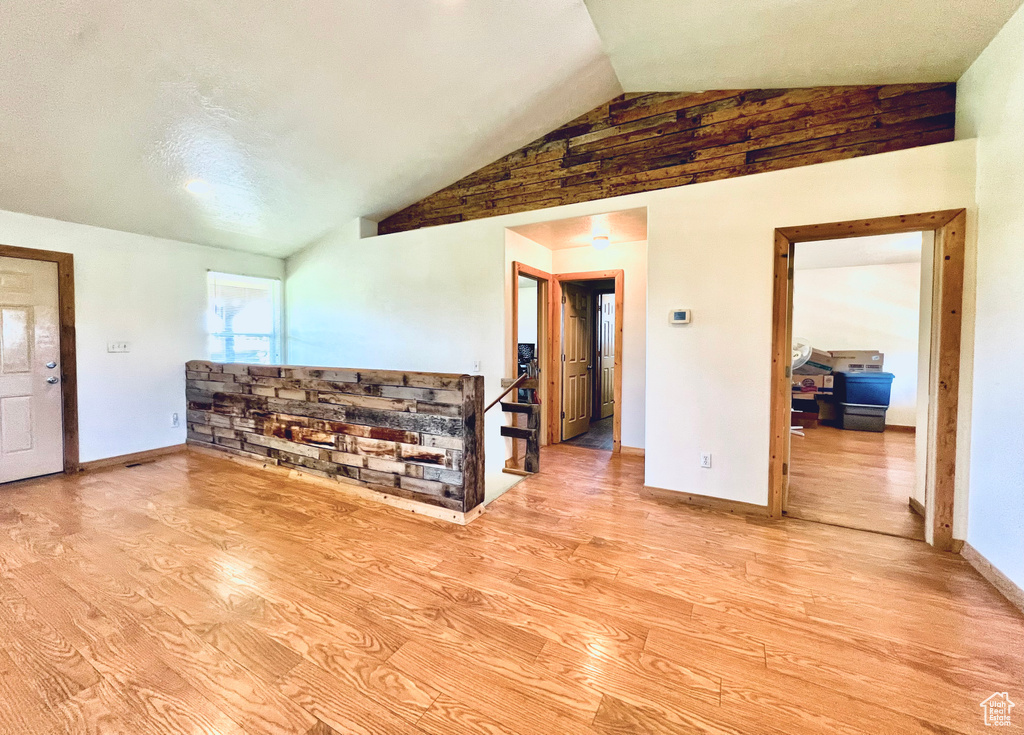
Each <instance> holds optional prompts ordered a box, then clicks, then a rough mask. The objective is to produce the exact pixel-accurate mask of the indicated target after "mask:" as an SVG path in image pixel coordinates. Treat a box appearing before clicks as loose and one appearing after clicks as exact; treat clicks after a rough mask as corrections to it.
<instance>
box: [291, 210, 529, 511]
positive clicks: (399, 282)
mask: <svg viewBox="0 0 1024 735" xmlns="http://www.w3.org/2000/svg"><path fill="white" fill-rule="evenodd" d="M360 224H361V223H360V222H358V221H357V222H353V223H351V224H350V225H348V226H347V227H344V228H342V229H340V230H338V231H337V232H335V233H333V234H332V235H330V236H328V237H326V238H324V239H323V240H321V241H320V242H319V243H317V244H316V245H314V246H313V247H311V248H309V249H307V250H305V251H303V252H302V253H300V254H299V255H297V256H294V257H292V258H290V259H289V260H288V278H287V283H286V288H285V301H286V309H285V315H286V319H287V332H288V361H289V362H290V363H292V364H295V365H318V366H320V365H322V366H343V367H357V368H386V369H391V370H414V371H423V372H443V373H472V372H473V367H474V362H479V363H480V367H481V373H482V374H483V375H484V380H485V386H486V391H487V394H486V395H487V399H488V402H489V401H490V399H491V398H492V397H496V396H497V394H498V393H499V392H500V387H499V386H500V380H501V378H502V377H504V376H505V375H506V374H507V371H506V368H505V352H506V345H507V339H504V338H503V335H504V334H505V331H504V328H503V325H504V324H505V319H506V316H505V312H503V310H502V282H503V281H502V275H503V273H502V270H503V268H502V265H503V258H504V239H503V237H502V231H501V230H500V229H499V230H498V231H497V233H492V237H491V239H490V241H489V240H488V238H487V237H486V234H487V230H488V227H487V223H486V221H484V222H474V223H467V224H466V225H465V226H462V227H433V228H428V229H423V230H413V231H411V232H403V233H398V234H394V235H387V236H382V237H374V238H369V239H360V235H361V234H366V233H365V232H363V233H360ZM494 235H496V237H495V236H494ZM502 423H503V421H502V415H501V413H499V412H498V410H497V408H495V409H492V412H491V413H489V414H488V415H487V419H486V442H485V454H486V463H487V467H486V488H487V500H488V501H490V500H492V499H493V498H494V497H497V495H499V494H500V493H501V492H503V491H504V490H506V489H507V488H508V487H509V486H510V485H512V484H514V481H515V480H516V479H518V478H516V477H514V476H513V475H507V474H504V473H502V471H501V469H502V467H503V466H504V462H505V457H506V454H505V442H504V440H503V438H502V437H501V435H500V434H499V426H500V425H501V424H502Z"/></svg>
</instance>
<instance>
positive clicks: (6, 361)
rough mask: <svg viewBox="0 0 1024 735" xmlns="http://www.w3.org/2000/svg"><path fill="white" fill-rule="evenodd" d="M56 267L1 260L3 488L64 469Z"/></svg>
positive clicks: (0, 442) (0, 454)
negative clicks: (28, 478) (4, 483)
mask: <svg viewBox="0 0 1024 735" xmlns="http://www.w3.org/2000/svg"><path fill="white" fill-rule="evenodd" d="M58 306H59V300H58V296H57V264H56V263H48V262H43V261H40V260H24V259H21V258H0V482H11V481H12V480H23V479H25V478H26V477H38V476H39V475H49V474H51V473H54V472H60V471H61V470H62V469H63V468H64V429H63V401H62V398H61V386H60V375H61V372H60V320H59V318H58Z"/></svg>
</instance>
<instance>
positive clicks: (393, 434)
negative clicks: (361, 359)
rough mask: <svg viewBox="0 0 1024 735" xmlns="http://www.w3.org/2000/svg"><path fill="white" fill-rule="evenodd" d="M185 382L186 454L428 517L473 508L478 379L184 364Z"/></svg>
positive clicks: (478, 493) (479, 449) (479, 487)
mask: <svg viewBox="0 0 1024 735" xmlns="http://www.w3.org/2000/svg"><path fill="white" fill-rule="evenodd" d="M185 377H186V394H187V399H188V443H189V444H191V445H193V446H199V447H205V448H208V449H214V450H218V451H221V452H226V453H228V454H231V455H235V456H241V457H244V458H248V459H252V460H255V461H257V462H260V463H262V464H264V465H277V466H280V467H284V468H290V469H292V470H295V471H297V472H300V473H306V474H310V475H315V476H318V477H321V478H327V479H330V480H335V481H338V482H339V483H345V484H349V485H352V484H356V485H358V486H361V488H363V489H366V490H369V491H372V492H373V493H377V494H379V499H382V500H386V501H387V502H391V504H393V505H403V507H409V508H410V509H413V510H418V511H419V512H425V513H426V514H428V515H434V516H436V517H442V518H449V519H452V520H465V518H464V517H462V518H460V516H464V514H468V513H469V512H470V511H472V510H473V509H475V508H476V507H477V506H479V505H480V504H481V503H482V502H483V498H484V485H483V483H484V444H483V426H484V423H483V417H484V407H483V377H482V376H479V375H476V376H474V375H452V374H441V373H406V372H398V371H385V370H355V369H347V368H316V367H295V366H287V365H286V366H267V365H239V364H220V363H210V362H202V361H194V362H190V363H188V364H187V366H186V375H185ZM364 494H365V493H364ZM396 499H397V500H399V501H404V502H396ZM409 501H411V502H409ZM431 507H433V508H436V509H444V510H445V512H442V513H436V512H431V511H430V509H431Z"/></svg>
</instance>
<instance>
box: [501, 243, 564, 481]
mask: <svg viewBox="0 0 1024 735" xmlns="http://www.w3.org/2000/svg"><path fill="white" fill-rule="evenodd" d="M520 276H525V277H526V278H532V279H533V280H535V281H537V289H538V290H537V293H538V297H537V364H538V365H539V366H541V367H543V368H544V370H545V371H546V370H547V369H548V368H547V363H548V362H550V359H549V356H548V349H549V347H548V345H549V342H550V340H549V339H547V335H546V334H543V333H542V330H541V325H542V324H543V325H544V327H545V329H546V328H547V325H548V324H549V321H548V319H547V314H546V310H545V309H543V308H542V305H544V304H550V301H551V296H550V294H551V282H552V280H554V279H553V278H552V276H551V274H550V273H545V272H544V271H542V270H540V269H539V268H533V267H532V266H528V265H526V264H525V263H520V262H518V261H512V345H511V347H512V351H511V353H510V354H511V355H512V373H510V377H512V378H515V377H517V376H516V374H515V373H516V365H518V355H519V277H520ZM537 395H538V398H539V399H540V402H541V411H542V412H546V411H547V406H546V404H548V403H551V401H550V400H548V398H547V388H546V387H544V386H542V385H541V383H540V381H538V383H537ZM518 396H519V391H515V395H511V394H510V395H509V400H510V401H512V402H513V403H518V402H519V398H518ZM543 421H544V422H547V421H548V416H547V414H546V413H545V414H544V416H543ZM542 428H543V425H542ZM520 441H525V440H521V439H513V440H512V445H513V452H512V455H513V456H512V459H511V460H508V461H507V462H506V465H507V466H511V467H517V466H518V455H517V452H516V446H517V445H518V442H520ZM542 443H543V442H542ZM509 463H511V464H509Z"/></svg>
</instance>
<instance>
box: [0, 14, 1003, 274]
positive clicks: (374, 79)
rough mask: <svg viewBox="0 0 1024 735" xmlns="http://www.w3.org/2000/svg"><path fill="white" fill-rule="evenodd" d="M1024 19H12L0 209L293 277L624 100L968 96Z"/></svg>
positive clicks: (4, 60)
mask: <svg viewBox="0 0 1024 735" xmlns="http://www.w3.org/2000/svg"><path fill="white" fill-rule="evenodd" d="M1021 2H1022V0H901V1H900V2H899V3H892V2H890V1H889V0H829V2H821V1H820V0H813V1H812V0H720V1H719V2H713V3H708V2H704V1H703V0H633V1H631V2H629V3H622V2H617V0H587V3H586V5H585V4H584V2H583V0H516V1H515V2H506V1H505V0H309V2H304V3H298V4H296V3H283V2H279V0H218V2H208V1H206V0H170V1H169V2H163V3H149V2H143V3H140V2H132V1H131V0H102V1H101V2H87V0H7V1H6V2H4V3H3V6H2V8H0V19H2V23H0V99H2V100H3V105H4V114H3V115H0V160H2V161H3V164H4V166H3V174H4V175H3V176H2V177H0V209H7V210H12V211H18V212H26V213H29V214H37V215H41V216H46V217H53V218H57V219H63V220H69V221H73V222H81V223H85V224H91V225H98V226H102V227H109V228H113V229H119V230H126V231H130V232H138V233H142V234H151V235H157V236H162V237H170V238H175V239H179V240H185V241H190V242H198V243H202V244H208V245H215V246H220V247H228V248H235V249H241V250H247V251H250V252H257V253H266V254H272V255H288V254H291V253H293V252H295V251H297V250H299V249H301V248H302V247H303V246H305V245H306V244H308V243H309V242H311V241H314V240H316V239H317V238H319V237H320V236H321V235H323V234H324V233H326V232H328V231H330V230H332V229H334V228H335V227H337V226H339V225H341V224H344V223H345V222H347V221H349V220H351V219H352V218H354V217H357V216H363V217H369V218H372V219H380V218H383V217H384V216H386V215H388V214H391V213H393V212H395V211H398V210H400V209H402V208H404V207H406V206H407V205H409V204H411V203H413V202H415V201H417V200H419V199H421V198H422V197H424V196H426V195H427V194H430V193H431V192H433V191H436V190H438V189H441V188H443V187H445V186H446V185H448V184H450V183H452V182H454V181H456V180H458V179H460V178H461V177H463V176H465V175H466V174H468V173H470V172H472V171H475V170H477V169H479V168H480V167H482V166H484V165H485V164H487V163H489V162H491V161H494V160H495V159H497V158H499V157H501V156H502V155H504V154H506V153H508V152H509V151H512V150H515V149H516V148H518V147H520V146H522V145H524V144H526V143H528V142H529V141H531V140H534V139H536V138H538V137H539V136H541V135H543V134H544V133H545V132H547V131H549V130H553V129H554V128H556V127H558V126H559V125H561V124H563V123H564V122H566V121H567V120H571V119H573V118H575V117H577V116H578V115H580V114H582V113H583V112H585V111H587V110H590V109H592V108H594V107H595V106H597V105H599V104H601V103H603V102H606V101H607V100H609V99H611V98H613V97H615V96H616V95H618V94H620V93H621V92H622V91H629V92H644V91H653V90H698V89H705V88H723V87H730V86H743V87H783V86H799V85H821V84H854V83H857V84H873V83H880V82H888V81H901V82H916V81H936V80H954V79H956V78H957V77H958V76H959V74H960V73H961V72H962V71H963V70H964V69H966V67H967V65H968V64H969V63H970V62H971V61H972V60H973V59H974V58H975V57H976V56H977V54H978V53H980V51H981V49H982V48H983V47H984V45H985V44H986V43H987V42H988V41H989V40H990V39H991V38H992V37H993V36H994V35H995V33H996V32H997V31H998V29H999V28H1000V27H1001V25H1002V24H1003V23H1004V22H1005V21H1006V20H1007V18H1008V17H1009V16H1010V14H1011V13H1012V11H1013V10H1015V9H1016V8H1017V7H1018V6H1020V4H1021ZM595 24H596V27H595Z"/></svg>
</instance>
